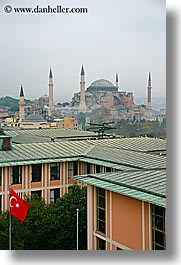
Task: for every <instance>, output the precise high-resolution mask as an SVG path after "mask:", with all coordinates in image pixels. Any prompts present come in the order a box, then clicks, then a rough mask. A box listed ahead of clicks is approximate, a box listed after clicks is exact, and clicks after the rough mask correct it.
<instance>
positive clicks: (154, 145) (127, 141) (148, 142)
mask: <svg viewBox="0 0 181 265" xmlns="http://www.w3.org/2000/svg"><path fill="white" fill-rule="evenodd" d="M93 144H96V145H100V146H106V147H112V148H115V149H124V150H130V151H137V152H138V151H140V152H154V151H160V152H161V151H165V150H166V140H163V139H157V138H149V137H133V138H114V139H100V140H97V141H96V142H94V143H93Z"/></svg>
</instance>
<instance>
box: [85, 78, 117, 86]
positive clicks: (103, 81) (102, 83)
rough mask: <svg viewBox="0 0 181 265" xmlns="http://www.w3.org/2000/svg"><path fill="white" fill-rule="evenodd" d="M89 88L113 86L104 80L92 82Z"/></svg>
mask: <svg viewBox="0 0 181 265" xmlns="http://www.w3.org/2000/svg"><path fill="white" fill-rule="evenodd" d="M90 86H98V87H102V86H106V87H109V86H114V85H113V83H111V82H110V81H108V80H106V79H99V80H96V81H94V82H93V83H92V84H91V85H90Z"/></svg>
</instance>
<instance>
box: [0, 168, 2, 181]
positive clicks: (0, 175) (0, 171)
mask: <svg viewBox="0 0 181 265" xmlns="http://www.w3.org/2000/svg"><path fill="white" fill-rule="evenodd" d="M1 185H2V167H0V186H1Z"/></svg>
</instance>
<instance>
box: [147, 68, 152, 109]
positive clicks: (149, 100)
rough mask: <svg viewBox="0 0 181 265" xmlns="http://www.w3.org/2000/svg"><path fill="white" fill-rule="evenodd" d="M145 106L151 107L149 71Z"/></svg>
mask: <svg viewBox="0 0 181 265" xmlns="http://www.w3.org/2000/svg"><path fill="white" fill-rule="evenodd" d="M147 108H148V109H151V75H150V72H149V76H148V99H147Z"/></svg>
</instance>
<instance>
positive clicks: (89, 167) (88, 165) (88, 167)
mask: <svg viewBox="0 0 181 265" xmlns="http://www.w3.org/2000/svg"><path fill="white" fill-rule="evenodd" d="M90 173H91V164H90V163H87V174H90Z"/></svg>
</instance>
